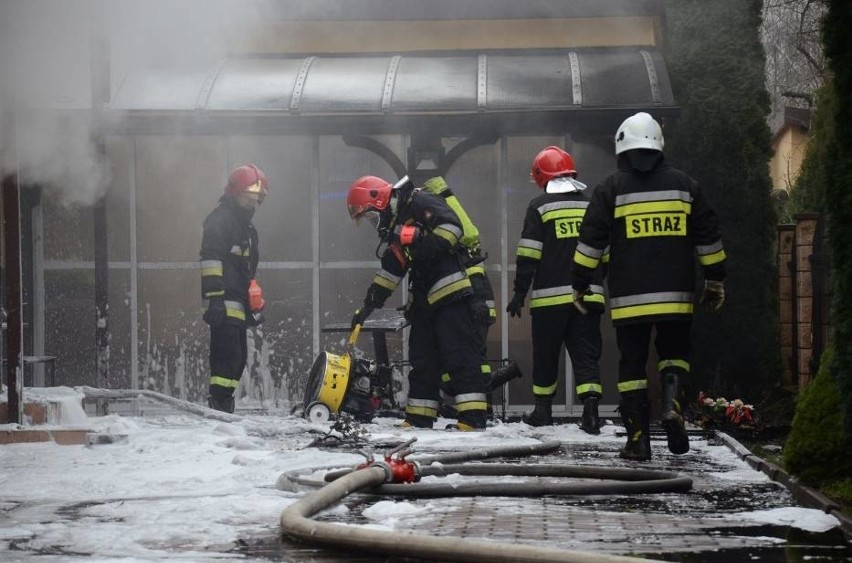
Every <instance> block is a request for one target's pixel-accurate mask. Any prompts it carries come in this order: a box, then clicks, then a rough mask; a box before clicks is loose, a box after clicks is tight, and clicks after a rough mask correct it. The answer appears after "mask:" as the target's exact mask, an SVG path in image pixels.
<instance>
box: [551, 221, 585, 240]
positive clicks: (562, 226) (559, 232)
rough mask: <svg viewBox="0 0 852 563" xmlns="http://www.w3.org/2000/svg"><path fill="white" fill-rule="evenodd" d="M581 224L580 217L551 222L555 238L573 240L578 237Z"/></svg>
mask: <svg viewBox="0 0 852 563" xmlns="http://www.w3.org/2000/svg"><path fill="white" fill-rule="evenodd" d="M582 222H583V218H582V217H566V218H564V219H556V220H555V221H554V222H553V227H554V228H555V229H556V238H574V237H578V236H580V223H582Z"/></svg>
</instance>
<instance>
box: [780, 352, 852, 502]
mask: <svg viewBox="0 0 852 563" xmlns="http://www.w3.org/2000/svg"><path fill="white" fill-rule="evenodd" d="M832 354H833V350H832V349H831V348H829V349H828V350H826V352H825V354H823V358H822V362H821V364H820V369H819V373H817V376H816V378H815V379H814V380H813V381H812V382H811V383H810V385H808V386H807V387H806V388H805V390H804V391H802V393H801V396H800V398H799V402H798V404H797V405H796V415H795V417H793V427H792V429H791V430H790V436H789V437H788V438H787V442H786V444H785V445H784V466H785V468H786V469H787V471H789V472H790V473H792V474H793V475H795V476H797V477H799V479H801V480H802V482H804V483H807V484H810V485H816V486H819V485H821V484H824V483H828V482H831V481H836V480H839V479H843V478H846V477H849V476H850V475H852V456H850V455H849V448H850V446H852V443H850V440H849V438H848V437H847V435H846V432H845V430H844V427H843V417H842V411H841V409H840V404H841V403H840V393H839V390H838V386H837V382H836V381H835V379H834V377H833V376H832V375H831V373H830V372H829V367H828V366H829V365H830V364H831V356H832Z"/></svg>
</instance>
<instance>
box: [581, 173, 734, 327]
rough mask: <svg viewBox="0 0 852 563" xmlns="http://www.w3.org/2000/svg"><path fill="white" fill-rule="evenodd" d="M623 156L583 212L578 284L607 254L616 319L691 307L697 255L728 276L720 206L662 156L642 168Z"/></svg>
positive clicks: (712, 275)
mask: <svg viewBox="0 0 852 563" xmlns="http://www.w3.org/2000/svg"><path fill="white" fill-rule="evenodd" d="M619 164H620V169H619V171H617V172H615V173H614V174H612V175H610V176H609V177H608V178H606V179H605V180H604V181H603V182H602V183H601V184H600V185H599V186H598V187H597V188H596V189H595V192H594V195H593V196H592V201H591V204H590V205H589V208H588V210H587V212H586V216H585V218H584V220H583V224H582V227H581V229H580V240H579V243H578V245H577V249H576V252H575V254H574V263H573V266H572V273H573V275H574V277H575V280H576V281H577V284H575V285H578V284H579V285H580V287H582V284H583V283H590V282H591V273H592V271H593V269H594V268H596V267H597V265H598V264H599V263H600V262H601V261H602V260H605V259H606V258H607V257H608V259H609V267H608V279H607V281H608V287H609V305H610V309H611V312H612V320H613V323H614V324H622V323H628V322H643V321H652V320H663V319H674V318H682V317H683V316H684V315H691V314H692V312H693V300H694V295H693V292H694V290H695V262H696V260H697V261H698V263H699V264H700V265H701V266H702V267H703V269H704V276H705V278H706V279H711V280H723V279H724V277H725V250H724V247H723V245H722V240H721V237H720V235H719V226H718V220H717V218H716V214H715V213H714V212H713V210H712V209H711V207H710V205H709V204H708V202H707V200H706V199H705V197H704V194H703V193H702V191H701V190H700V188H699V186H698V184H697V183H696V182H695V180H693V179H692V178H690V177H689V176H687V175H686V174H684V173H683V172H681V171H680V170H677V169H676V168H673V167H672V166H670V165H669V164H668V163H666V161H665V160H664V159H661V160H660V162H659V163H658V164H657V165H656V167H655V168H653V169H652V170H651V171H649V172H643V173H640V172H635V171H633V170H632V169H630V168H629V167H628V166H626V161H621V160H620V161H619Z"/></svg>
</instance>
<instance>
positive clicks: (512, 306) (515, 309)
mask: <svg viewBox="0 0 852 563" xmlns="http://www.w3.org/2000/svg"><path fill="white" fill-rule="evenodd" d="M524 297H526V295H525V294H523V293H520V292H517V291H516V292H515V296H514V297H512V300H511V301H509V304H508V305H507V306H506V312H507V313H509V315H511V316H512V317H518V318H520V317H521V309H523V308H524Z"/></svg>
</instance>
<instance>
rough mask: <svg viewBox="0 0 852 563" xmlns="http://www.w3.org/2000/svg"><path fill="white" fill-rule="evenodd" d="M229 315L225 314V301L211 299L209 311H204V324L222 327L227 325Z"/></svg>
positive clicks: (208, 304) (208, 306)
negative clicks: (226, 320)
mask: <svg viewBox="0 0 852 563" xmlns="http://www.w3.org/2000/svg"><path fill="white" fill-rule="evenodd" d="M227 318H228V315H227V314H226V313H225V300H224V299H210V300H209V302H208V303H207V310H206V311H204V317H203V319H204V322H205V323H207V324H209V325H210V326H221V325H223V324H224V323H225V319H227Z"/></svg>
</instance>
